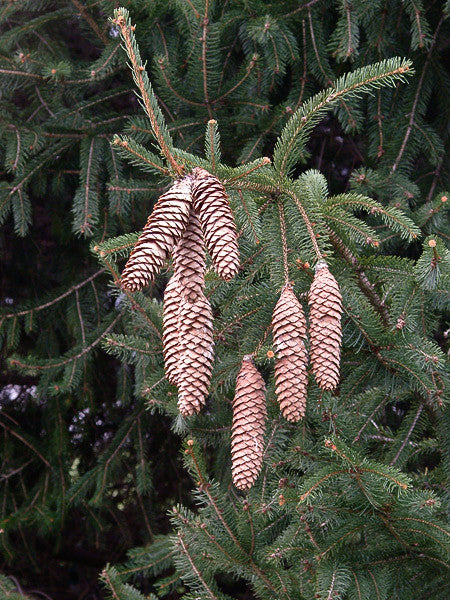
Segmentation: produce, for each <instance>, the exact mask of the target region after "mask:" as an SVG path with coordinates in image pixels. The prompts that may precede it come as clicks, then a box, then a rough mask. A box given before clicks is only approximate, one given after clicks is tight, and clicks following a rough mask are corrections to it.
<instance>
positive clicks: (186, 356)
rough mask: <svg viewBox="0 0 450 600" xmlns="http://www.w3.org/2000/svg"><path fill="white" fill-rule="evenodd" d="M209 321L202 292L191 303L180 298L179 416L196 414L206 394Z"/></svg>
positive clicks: (210, 338)
mask: <svg viewBox="0 0 450 600" xmlns="http://www.w3.org/2000/svg"><path fill="white" fill-rule="evenodd" d="M212 321H213V319H212V310H211V305H210V303H209V300H208V299H207V298H206V297H205V296H204V295H203V294H201V295H200V296H198V297H197V299H196V301H195V302H189V301H188V300H186V299H185V298H183V299H182V300H181V303H180V312H179V323H180V337H179V340H180V346H179V348H180V355H179V362H178V390H179V394H178V408H179V411H180V413H181V414H182V415H183V416H191V415H193V414H195V413H198V412H199V411H200V409H201V407H202V406H203V405H204V404H205V401H206V396H207V395H208V389H209V384H210V381H211V372H212V365H213V360H214V353H213V322H212Z"/></svg>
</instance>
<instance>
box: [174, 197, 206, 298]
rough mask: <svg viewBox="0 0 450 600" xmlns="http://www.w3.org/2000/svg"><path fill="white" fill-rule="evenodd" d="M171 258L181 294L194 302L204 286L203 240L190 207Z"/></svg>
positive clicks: (200, 229) (198, 222)
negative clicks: (186, 224)
mask: <svg viewBox="0 0 450 600" xmlns="http://www.w3.org/2000/svg"><path fill="white" fill-rule="evenodd" d="M173 259H174V262H175V272H176V273H177V275H178V278H179V281H180V286H181V291H182V294H183V296H185V297H186V299H187V300H189V302H195V300H196V298H197V297H198V296H200V295H201V294H202V293H203V288H204V286H205V241H204V239H203V232H202V228H201V225H200V221H199V219H198V217H197V215H196V214H195V212H194V209H193V208H192V207H191V212H190V216H189V223H188V226H187V228H186V231H185V232H184V234H183V237H182V238H181V240H180V241H179V242H178V244H177V245H176V246H175V248H174V249H173Z"/></svg>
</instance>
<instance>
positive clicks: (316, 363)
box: [308, 261, 342, 390]
mask: <svg viewBox="0 0 450 600" xmlns="http://www.w3.org/2000/svg"><path fill="white" fill-rule="evenodd" d="M308 302H309V308H310V312H309V337H310V341H311V352H310V356H311V364H312V370H313V373H314V375H315V377H316V381H317V384H318V385H319V387H321V388H322V389H323V390H334V388H335V387H336V386H337V384H338V383H339V364H340V356H341V341H342V329H341V314H342V297H341V294H340V292H339V286H338V283H337V281H336V279H335V278H334V277H333V275H332V274H331V273H330V271H329V270H328V266H327V264H326V262H325V261H319V262H318V263H317V266H316V273H315V276H314V280H313V282H312V285H311V288H310V290H309V299H308Z"/></svg>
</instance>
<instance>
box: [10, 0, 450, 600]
mask: <svg viewBox="0 0 450 600" xmlns="http://www.w3.org/2000/svg"><path fill="white" fill-rule="evenodd" d="M112 4H115V3H110V2H106V1H100V2H81V1H78V0H70V1H69V0H59V1H58V0H41V1H38V2H36V1H30V0H18V1H15V2H13V1H10V2H5V3H4V4H3V5H2V7H0V23H1V26H2V35H1V38H0V80H1V85H2V96H1V107H0V111H1V112H0V124H1V129H0V133H1V136H2V142H3V145H2V148H1V150H0V159H1V164H2V167H1V168H2V183H1V184H0V219H1V221H2V223H4V229H3V233H2V246H3V254H4V257H5V258H6V260H5V266H4V267H2V268H3V294H2V296H3V304H4V305H3V306H2V307H1V312H0V327H1V329H0V332H1V334H2V343H3V347H4V349H5V356H7V358H6V360H5V375H4V378H3V379H2V384H3V389H2V390H1V391H0V394H1V399H2V411H1V413H0V426H1V428H2V432H3V437H2V461H3V463H2V478H1V480H0V486H1V498H2V501H1V514H0V529H1V534H0V544H1V548H2V554H3V557H4V558H3V563H2V570H3V572H4V573H5V575H8V574H11V573H13V574H14V575H15V576H16V577H18V578H19V580H20V581H22V580H23V581H24V583H23V584H22V583H19V581H18V580H17V579H15V578H14V579H12V580H10V579H7V578H1V579H0V598H2V597H3V596H4V597H5V598H11V597H15V596H14V594H15V595H16V596H17V594H21V593H22V592H24V593H26V592H27V589H28V590H31V588H32V587H33V584H34V582H36V581H38V582H41V580H40V579H39V577H38V576H37V575H36V573H37V572H38V571H39V569H42V570H43V572H45V576H47V577H48V579H49V580H50V579H51V578H52V577H53V580H54V587H53V588H52V586H51V585H48V587H47V588H46V589H47V590H48V591H49V593H51V592H52V591H53V592H54V593H55V597H56V594H57V593H58V591H57V587H58V586H59V587H60V588H61V587H62V588H64V583H63V582H65V588H66V589H65V591H64V592H61V594H64V593H65V594H66V595H61V597H66V598H69V597H70V598H71V597H76V594H77V593H78V596H79V595H80V593H81V591H80V586H82V583H81V582H80V581H78V580H77V578H79V577H80V573H82V572H83V571H82V569H81V568H79V566H78V567H76V565H80V564H81V565H87V571H86V572H88V574H87V575H83V576H84V577H86V578H87V580H88V581H89V585H90V588H89V592H88V593H91V594H92V596H93V597H94V593H97V594H100V593H102V594H105V597H111V598H115V599H116V600H117V599H120V600H133V599H138V598H144V596H143V594H146V596H145V597H147V598H164V597H171V598H185V599H186V600H190V599H191V600H194V599H204V598H205V599H206V598H209V599H215V598H217V599H226V598H261V599H265V598H271V599H273V598H280V599H282V598H292V599H294V598H305V599H310V598H322V599H331V598H333V599H337V598H342V599H348V600H353V599H363V598H380V599H381V598H399V599H402V600H403V599H405V600H407V599H408V598H421V597H428V598H441V597H442V595H443V590H444V589H445V586H446V585H448V584H447V581H448V548H449V544H448V538H449V532H448V529H447V528H446V525H445V516H446V514H447V513H446V511H447V509H448V506H447V505H448V499H447V496H446V495H445V486H446V483H447V473H448V464H449V463H448V460H449V452H450V446H449V443H448V436H447V427H448V422H449V417H448V410H447V409H446V403H445V401H446V383H447V381H448V370H447V367H446V361H445V355H444V351H445V344H446V338H447V336H448V323H447V322H446V321H445V318H446V317H445V311H446V310H448V299H449V294H448V285H447V284H448V281H449V275H450V254H449V251H448V249H447V242H448V235H449V231H448V219H447V220H446V216H447V217H448V215H447V213H448V204H447V198H448V193H447V192H446V187H447V188H448V171H447V165H446V162H445V158H446V154H445V148H446V146H447V143H448V139H447V134H448V130H447V128H446V127H447V123H448V120H447V115H448V101H447V98H448V91H449V84H448V79H447V73H446V71H445V68H444V59H445V47H446V46H445V44H446V33H447V31H448V14H449V6H448V3H441V2H436V3H430V5H428V4H427V3H422V2H420V1H418V0H416V1H414V2H409V1H406V0H404V1H402V2H400V1H399V0H394V1H393V2H389V3H387V2H382V1H374V2H370V3H367V2H365V1H364V0H354V1H353V2H351V3H350V2H347V0H339V1H338V0H336V1H333V2H324V1H321V0H313V1H312V2H302V3H300V4H299V3H296V2H293V1H291V0H284V1H281V2H277V3H268V2H263V1H262V0H255V1H253V0H252V1H251V2H235V3H220V2H216V3H214V2H211V1H208V0H192V1H189V2H185V1H184V0H174V1H173V2H171V3H165V2H160V1H159V0H155V1H154V2H142V1H141V0H129V1H128V2H126V3H124V4H126V8H115V10H113V7H112V6H111V5H112ZM134 23H136V26H135V25H134ZM131 75H132V79H133V81H132V80H131ZM135 94H136V95H137V100H136V96H135ZM198 168H200V169H205V170H206V171H207V172H208V173H210V174H212V175H213V176H214V177H215V178H216V179H217V180H218V184H217V185H218V186H221V185H223V186H224V187H225V189H226V191H227V193H228V194H229V196H230V203H231V208H232V212H233V214H234V219H235V221H236V225H237V237H238V241H239V251H240V267H239V271H238V273H237V275H235V276H234V277H233V278H232V279H230V280H228V281H224V280H222V279H221V278H220V277H219V276H218V275H217V273H216V272H215V268H216V267H217V265H216V264H214V265H213V264H212V263H211V260H210V259H208V261H209V262H208V263H207V266H206V275H205V282H204V285H205V297H206V298H207V302H208V303H210V304H211V306H212V314H213V317H214V325H213V337H214V352H215V361H214V365H213V371H212V377H211V385H210V389H209V395H208V397H207V399H206V407H205V408H203V411H202V412H200V413H199V414H195V415H190V414H188V413H186V414H185V415H184V416H182V415H180V414H179V411H178V407H177V401H178V398H177V388H176V387H175V386H173V385H171V384H170V383H169V382H168V381H167V379H166V373H165V368H164V358H163V329H162V319H163V301H162V300H163V299H162V290H163V289H164V287H165V285H166V282H167V280H168V279H169V277H170V276H171V274H172V271H173V268H174V267H173V265H172V264H171V261H170V260H169V261H168V262H166V263H165V268H166V270H165V271H163V272H162V273H161V274H160V275H158V276H157V277H156V280H155V282H154V283H152V284H151V285H149V286H148V287H146V288H144V289H143V290H142V291H136V292H134V291H130V289H127V286H125V285H121V283H120V274H121V272H122V270H123V267H124V264H125V262H124V259H125V258H127V257H128V256H129V254H130V252H131V251H132V249H133V247H134V245H135V244H136V241H137V239H138V236H139V234H140V232H141V230H142V227H143V225H144V223H145V219H146V217H147V215H148V214H149V213H150V212H151V209H152V206H153V204H154V203H155V201H156V200H157V199H158V197H159V196H160V195H161V194H163V193H164V192H167V190H168V189H170V186H172V184H173V182H174V181H177V180H179V179H180V178H186V177H187V178H189V177H194V176H195V173H196V172H197V171H195V169H198ZM193 174H194V175H193ZM217 189H219V188H217ZM203 227H204V231H206V230H205V224H204V223H203ZM171 231H172V230H171ZM130 232H131V233H130ZM205 238H206V241H207V242H208V234H207V233H205ZM216 241H217V240H216ZM207 245H208V243H207ZM208 249H209V250H210V251H211V248H210V245H208ZM178 252H179V251H178ZM213 258H215V257H214V256H213ZM183 260H185V259H183V258H180V254H178V258H177V257H175V261H174V262H175V268H177V267H176V264H177V261H178V264H183ZM324 261H325V262H324ZM325 264H326V265H327V266H328V268H329V270H328V269H327V270H326V271H327V274H326V276H325V278H324V281H333V282H336V286H337V288H336V289H335V292H333V293H334V301H333V302H334V304H333V305H332V306H330V305H327V311H328V312H329V311H330V310H331V311H333V310H335V311H337V312H339V315H340V310H341V308H340V307H341V300H340V298H341V297H342V350H341V354H342V356H341V360H340V370H339V372H338V371H337V364H338V361H337V358H336V357H337V356H338V354H339V347H340V346H339V344H338V343H337V342H334V345H333V344H331V345H330V344H329V342H328V341H327V338H326V337H325V338H324V339H322V338H320V339H319V337H317V336H318V335H319V334H320V332H321V329H323V323H322V322H321V321H320V318H321V317H320V310H319V311H318V309H317V308H316V309H314V300H312V295H313V294H312V293H311V292H310V289H311V284H312V282H313V280H314V282H315V284H316V287H315V288H313V289H314V290H315V292H314V293H315V294H316V296H317V295H318V296H321V295H322V294H323V293H324V292H323V290H324V289H325V291H326V290H327V289H329V288H327V285H329V284H328V283H327V284H320V285H319V284H317V274H318V273H322V275H323V272H322V271H323V268H322V269H321V267H323V266H324V265H325ZM317 265H318V269H316V267H317ZM213 267H214V268H213ZM327 277H329V278H331V279H327ZM225 279H228V277H225ZM321 285H322V287H321ZM332 285H334V283H333V284H332ZM323 286H325V287H323ZM128 288H129V286H128ZM287 289H288V290H290V291H291V293H293V294H294V295H295V297H296V298H297V300H296V302H297V304H295V306H296V308H295V310H298V311H299V313H300V312H301V310H302V308H303V311H304V312H305V313H306V314H309V316H310V319H309V321H310V322H309V323H308V326H309V331H310V339H309V341H308V340H306V342H304V341H301V344H303V345H302V346H296V351H295V352H294V354H293V355H292V356H297V357H298V356H299V354H298V352H299V350H298V348H299V347H300V348H303V350H301V352H304V353H305V355H306V351H307V352H308V353H309V354H310V356H311V361H312V369H309V371H308V373H307V374H306V373H305V374H304V375H303V374H302V375H301V376H300V375H298V379H295V378H294V379H292V378H293V377H294V374H293V373H294V371H295V370H296V369H298V364H299V363H298V361H297V362H296V361H295V360H294V358H292V357H291V358H289V357H290V356H291V355H289V354H288V355H286V356H288V359H289V360H288V361H287V362H285V363H283V364H287V371H286V370H285V371H283V370H282V368H281V366H279V363H277V361H279V360H281V359H282V360H285V361H286V356H283V357H281V354H280V344H279V340H280V339H281V337H282V335H284V333H283V330H282V328H281V333H280V327H278V328H276V327H274V330H273V333H272V327H271V325H272V315H273V311H274V308H275V306H279V305H278V304H277V303H278V302H279V299H280V294H281V293H282V291H283V290H287ZM308 294H309V295H308ZM308 298H309V303H310V304H311V308H310V310H309V311H308ZM325 300H326V297H325ZM291 301H292V300H291ZM338 308H339V310H338ZM314 310H315V311H316V312H314ZM288 313H289V310H288V311H287V314H288ZM185 314H186V313H185ZM282 314H284V313H282ZM336 314H337V313H336ZM336 319H337V317H336ZM165 322H166V323H167V321H166V320H165ZM335 326H336V327H337V325H335ZM339 335H340V333H339ZM280 336H281V337H280ZM300 338H304V335H303V334H302V335H300V334H299V339H300ZM336 339H337V338H336ZM298 343H300V341H299V340H298ZM180 344H182V341H180ZM327 344H328V345H327ZM325 346H326V347H325ZM180 347H181V346H180ZM321 348H323V351H322V350H321ZM305 349H306V350H305ZM250 357H251V360H250ZM243 359H245V360H244V363H243ZM246 361H248V362H246ZM289 361H290V362H289ZM319 363H320V364H319ZM182 364H183V363H182ZM243 364H244V365H246V368H247V371H248V370H249V369H250V371H251V373H252V375H251V376H249V375H248V373H247V371H245V369H244V375H245V373H247V375H246V377H247V379H245V378H243V376H242V372H243V371H242V369H243V368H244V367H242V365H243ZM249 365H251V367H249ZM258 372H259V376H258V375H257V373H258ZM295 372H297V373H298V370H297V371H295ZM238 373H239V377H241V379H239V380H238V381H239V382H240V383H239V385H240V386H241V387H239V394H238V393H236V396H239V398H240V399H241V400H242V398H243V399H244V407H245V397H246V396H245V393H244V391H242V390H243V389H244V390H245V383H246V382H248V381H250V380H249V379H248V377H250V379H251V381H252V385H254V386H256V387H257V386H258V385H259V386H260V387H259V392H261V390H262V389H263V387H266V388H267V391H266V395H265V399H266V403H267V419H266V421H265V436H264V444H263V448H262V449H261V458H262V467H261V470H260V473H258V472H255V477H253V472H252V476H251V477H250V479H246V480H245V483H244V484H242V485H238V486H237V487H240V490H244V491H240V490H238V489H237V487H236V486H234V485H233V480H232V457H231V449H232V448H231V446H233V474H234V473H235V472H236V470H235V467H236V464H237V463H236V462H235V461H236V447H238V446H239V443H238V441H239V440H238V441H236V436H237V435H240V433H239V432H240V429H239V428H238V427H235V425H234V421H233V415H232V412H233V404H234V410H235V414H236V411H237V408H236V406H237V404H236V399H235V402H234V403H233V398H234V397H235V388H236V378H237V376H238ZM284 373H287V377H290V378H291V380H290V383H289V385H293V386H294V389H298V385H299V381H302V382H304V379H305V378H306V375H308V382H307V399H306V414H305V416H304V417H303V418H301V420H300V421H299V422H290V421H294V420H297V417H295V419H294V418H290V417H289V415H291V414H292V413H289V412H285V409H283V414H284V415H286V416H288V418H289V421H288V420H286V418H284V416H283V414H281V413H280V407H279V405H278V402H277V395H279V385H280V383H279V378H280V377H283V376H284V375H283V374H284ZM275 375H276V376H275ZM261 376H262V378H263V379H264V381H262V378H261ZM2 377H3V376H2ZM260 380H261V385H260V384H259V383H258V382H259V381H260ZM243 381H244V388H242V382H243ZM304 383H305V389H306V382H304ZM336 384H338V385H337V386H336ZM302 385H303V383H302ZM255 389H256V388H255ZM259 392H258V393H259ZM251 394H253V396H255V392H254V391H253V392H251ZM251 394H250V393H249V395H251ZM255 398H256V396H255ZM258 398H260V394H259V396H258ZM241 400H240V401H241ZM288 401H289V394H288V395H287V397H286V402H288ZM255 406H256V405H255ZM282 407H283V404H282ZM252 410H257V409H256V408H254V409H252ZM258 410H259V409H258ZM286 410H287V409H286ZM303 411H304V407H303V405H302V409H301V411H300V412H301V413H302V414H303ZM244 417H245V418H247V416H246V415H244ZM300 417H301V415H300V416H299V417H298V418H300ZM232 421H233V442H232V443H231V437H232V435H231V433H232V432H231V427H232ZM244 429H245V428H244ZM236 432H237V433H236ZM178 440H182V450H181V452H178V448H177V444H178V443H179V442H178ZM244 449H245V448H244ZM180 456H181V457H182V458H183V465H181V463H180V462H179V461H180ZM169 465H171V466H170V468H169ZM239 468H241V467H239ZM257 471H259V469H258V470H257ZM256 476H257V477H256ZM255 478H256V481H254V479H255ZM239 481H241V480H239ZM234 483H236V479H234ZM168 510H170V513H169V514H170V523H169V522H168V521H165V520H164V515H165V514H166V513H167V512H168ZM111 548H112V549H111ZM125 550H128V559H126V558H125V556H124V551H125ZM50 557H52V558H53V560H56V561H59V564H60V565H62V568H61V567H59V569H55V568H54V567H53V568H49V567H45V566H44V564H45V563H47V562H49V561H51V558H50ZM106 562H110V563H116V565H115V566H114V567H111V566H108V567H106V568H104V569H103V571H102V573H101V581H102V584H101V585H102V587H101V590H102V592H100V588H98V589H97V590H96V591H94V588H95V584H92V580H93V575H92V573H93V572H94V571H98V570H100V569H101V568H102V566H103V565H104V564H105V563H106ZM67 566H69V568H70V569H71V571H70V572H69V575H67V570H66V569H67ZM52 572H53V573H55V572H56V574H52V575H51V577H50V575H49V574H50V573H52ZM11 581H12V584H11ZM52 585H53V584H52ZM71 594H72V595H71Z"/></svg>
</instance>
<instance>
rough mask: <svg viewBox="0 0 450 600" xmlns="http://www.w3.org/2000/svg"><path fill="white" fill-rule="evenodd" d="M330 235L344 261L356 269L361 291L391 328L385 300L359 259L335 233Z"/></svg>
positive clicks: (331, 232) (330, 232) (386, 325)
mask: <svg viewBox="0 0 450 600" xmlns="http://www.w3.org/2000/svg"><path fill="white" fill-rule="evenodd" d="M329 234H330V240H331V243H332V244H333V246H334V248H335V249H336V250H337V251H338V252H339V254H340V255H341V256H342V258H344V260H345V261H346V262H347V263H348V264H349V265H351V266H352V267H353V268H354V270H355V273H356V276H357V278H358V285H359V287H360V289H361V291H362V292H363V293H364V295H365V296H366V297H367V298H368V300H369V301H370V302H371V303H372V305H373V306H374V308H375V310H376V311H377V312H378V313H379V315H380V316H381V318H382V320H383V324H384V326H385V327H387V328H389V327H390V320H389V312H388V310H387V308H386V306H385V304H384V302H383V300H382V299H381V298H380V297H379V296H378V294H377V292H376V291H375V286H374V284H373V283H371V282H370V280H369V278H368V277H367V275H366V274H365V272H364V271H363V267H362V266H361V265H360V263H359V261H358V259H357V258H356V256H354V255H353V254H352V253H351V251H350V250H349V249H348V248H347V246H346V245H345V244H344V242H343V241H342V240H341V239H340V238H339V237H338V236H337V235H336V234H335V233H334V232H333V231H330V230H329Z"/></svg>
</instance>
